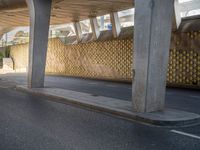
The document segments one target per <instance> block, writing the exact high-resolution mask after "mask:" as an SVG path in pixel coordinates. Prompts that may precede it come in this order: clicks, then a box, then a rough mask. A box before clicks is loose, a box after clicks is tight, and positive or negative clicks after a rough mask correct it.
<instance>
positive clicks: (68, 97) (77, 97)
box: [17, 86, 200, 127]
mask: <svg viewBox="0 0 200 150" xmlns="http://www.w3.org/2000/svg"><path fill="white" fill-rule="evenodd" d="M17 89H19V90H23V91H26V92H30V93H34V94H39V95H45V96H50V97H53V98H54V99H55V101H56V102H60V103H66V104H73V105H78V106H83V107H85V108H87V109H92V110H95V111H100V112H103V113H108V114H111V115H115V116H117V117H120V118H124V119H127V120H132V121H139V122H141V123H147V124H152V125H158V126H168V127H170V126H187V125H192V124H198V123H200V115H198V114H195V113H190V112H185V111H180V110H175V109H166V110H165V111H164V112H153V113H136V112H133V111H132V104H131V102H130V101H123V100H120V99H115V98H109V97H103V96H96V95H91V94H88V93H82V92H75V91H70V90H65V89H59V88H36V89H29V88H27V87H26V86H17Z"/></svg>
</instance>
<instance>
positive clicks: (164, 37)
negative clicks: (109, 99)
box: [132, 0, 174, 112]
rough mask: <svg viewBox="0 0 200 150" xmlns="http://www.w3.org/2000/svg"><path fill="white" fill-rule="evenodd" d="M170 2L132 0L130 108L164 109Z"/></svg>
mask: <svg viewBox="0 0 200 150" xmlns="http://www.w3.org/2000/svg"><path fill="white" fill-rule="evenodd" d="M173 8H174V0H135V26H134V55H135V57H134V58H135V63H134V65H135V73H134V76H135V77H134V80H133V91H132V99H133V107H134V110H135V111H136V112H152V111H159V110H163V109H164V103H165V90H166V74H167V66H168V57H169V48H170V38H171V28H172V19H173Z"/></svg>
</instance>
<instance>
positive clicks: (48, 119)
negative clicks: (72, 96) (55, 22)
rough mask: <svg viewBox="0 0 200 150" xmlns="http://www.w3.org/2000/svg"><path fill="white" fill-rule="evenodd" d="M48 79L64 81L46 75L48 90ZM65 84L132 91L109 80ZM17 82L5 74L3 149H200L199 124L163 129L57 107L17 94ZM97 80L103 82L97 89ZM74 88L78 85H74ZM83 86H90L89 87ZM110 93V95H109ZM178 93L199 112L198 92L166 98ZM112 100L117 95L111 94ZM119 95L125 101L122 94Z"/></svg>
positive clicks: (0, 86)
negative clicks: (15, 86) (15, 85)
mask: <svg viewBox="0 0 200 150" xmlns="http://www.w3.org/2000/svg"><path fill="white" fill-rule="evenodd" d="M14 78H15V77H14ZM19 78H20V77H19ZM19 78H18V79H17V80H18V81H17V82H20V83H23V82H24V81H25V80H24V79H22V80H21V81H20V79H19ZM22 78H24V77H22ZM48 78H50V79H51V80H53V81H52V82H51V84H53V83H54V82H55V83H56V82H58V81H56V80H64V79H60V78H59V79H55V78H58V77H47V80H46V85H47V86H52V85H51V84H50V82H48V80H49V79H48ZM15 80H16V78H15ZM65 80H70V81H65V83H68V84H69V85H68V86H70V83H71V85H73V83H74V85H73V86H72V87H73V88H75V87H76V86H77V87H79V86H82V88H84V89H82V88H80V89H79V88H77V90H78V89H79V90H87V92H92V91H90V90H89V89H94V87H96V88H97V89H101V88H104V87H106V88H107V89H110V90H111V89H113V91H117V89H115V87H110V86H111V85H117V86H118V88H120V87H121V86H122V89H124V90H120V89H119V91H122V93H123V92H124V94H125V95H126V92H127V90H128V89H129V88H130V85H126V84H122V85H121V84H118V83H111V82H101V83H102V85H101V86H100V85H99V84H100V83H99V82H100V81H93V80H79V79H74V78H72V79H65ZM74 80H76V82H75V81H74ZM13 81H14V80H13V77H8V76H7V77H6V78H5V77H2V76H1V80H0V114H1V116H0V150H199V149H200V125H196V126H191V127H182V128H160V127H153V126H148V125H142V124H139V123H136V122H129V121H125V120H122V119H119V118H115V117H113V116H108V115H104V114H101V113H97V112H92V111H89V110H85V109H82V108H78V107H73V106H70V105H66V104H60V103H56V102H53V101H51V98H49V97H45V96H36V95H32V94H28V93H23V92H19V91H16V90H15V88H14V86H13V85H14V84H16V83H14V82H13ZM72 81H74V82H72ZM47 82H48V83H47ZM59 82H60V83H57V86H61V85H60V84H61V83H63V85H64V84H65V83H64V82H63V81H59ZM97 82H98V83H99V84H97V85H96V86H95V84H96V83H97ZM83 83H85V84H83ZM89 83H92V84H89ZM94 83H95V84H94ZM75 84H77V85H76V86H75ZM63 85H62V86H63ZM89 85H90V86H91V87H90V86H89ZM108 85H109V86H108ZM107 86H108V87H110V88H108V87H107ZM70 87H71V86H70ZM72 87H71V88H72ZM85 87H88V88H86V89H85ZM89 87H90V88H89ZM65 88H66V86H65ZM110 90H109V91H108V92H107V94H108V93H109V92H111V91H110ZM102 91H103V90H102ZM102 91H101V92H102ZM125 91H126V92H125ZM129 91H130V90H129ZM96 92H97V91H96ZM122 93H121V94H122ZM127 93H128V92H127ZM98 94H100V93H98ZM174 94H177V95H176V97H179V95H182V94H183V97H186V96H187V95H188V94H189V95H190V101H192V104H195V105H197V106H194V105H193V107H196V108H194V110H195V111H198V110H197V107H198V108H199V106H200V104H199V103H200V100H199V95H198V94H199V92H198V91H190V90H184V91H183V90H181V89H179V90H174V89H169V90H168V94H167V96H169V97H171V98H173V97H174ZM119 95H120V94H119ZM109 96H112V95H109ZM113 96H116V95H115V94H113ZM120 96H122V97H123V95H120ZM191 96H193V97H191ZM128 97H129V96H127V99H125V100H130V99H129V98H130V97H129V98H128ZM123 98H124V97H123ZM174 99H176V98H174ZM180 99H181V98H180ZM177 101H180V100H177ZM173 102H174V101H172V102H170V105H172V106H173V105H175V104H176V105H177V103H176V102H174V103H175V104H174V103H173ZM183 102H184V104H182V103H181V102H180V105H183V106H185V105H186V104H187V101H185V100H184V101H183ZM188 104H189V100H188ZM192 104H191V105H192ZM177 107H181V106H177ZM190 107H191V106H190ZM188 108H189V107H187V108H186V109H188Z"/></svg>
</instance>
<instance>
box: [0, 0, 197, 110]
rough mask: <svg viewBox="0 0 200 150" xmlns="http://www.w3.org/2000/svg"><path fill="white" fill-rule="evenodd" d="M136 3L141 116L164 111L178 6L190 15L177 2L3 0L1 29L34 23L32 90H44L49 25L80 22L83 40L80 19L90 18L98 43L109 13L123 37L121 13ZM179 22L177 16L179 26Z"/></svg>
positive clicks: (136, 90) (136, 99) (136, 94)
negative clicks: (103, 19) (101, 19)
mask: <svg viewBox="0 0 200 150" xmlns="http://www.w3.org/2000/svg"><path fill="white" fill-rule="evenodd" d="M195 1H197V0H195ZM174 2H175V3H174ZM26 3H27V4H28V6H29V8H27V5H26ZM134 4H135V21H134V24H135V27H134V58H135V63H134V65H135V71H134V77H133V79H134V80H133V91H132V95H133V97H132V100H133V109H134V111H136V112H152V111H158V110H164V104H165V90H166V74H167V65H168V56H169V49H170V37H171V30H172V20H173V16H174V14H173V13H174V5H175V6H177V5H178V7H175V11H177V14H179V15H180V13H181V12H184V11H185V10H184V9H185V7H182V6H180V5H182V4H180V3H177V1H176V0H175V1H174V0H135V1H133V0H106V1H99V0H26V2H25V1H23V0H4V1H3V2H2V3H1V1H0V20H1V21H0V27H1V28H2V29H3V28H11V27H16V26H28V25H29V23H30V47H29V69H28V70H29V71H28V86H29V88H41V87H44V76H45V65H46V54H47V43H48V31H49V26H50V25H57V24H65V23H71V22H73V21H74V20H76V23H75V24H74V27H75V31H76V35H77V40H78V41H81V38H82V32H81V27H80V23H79V21H81V20H84V19H90V25H91V29H92V34H93V40H98V38H99V36H100V29H99V25H98V22H97V17H96V16H102V15H105V14H110V15H111V23H112V25H113V26H112V31H113V35H114V37H118V36H119V34H120V31H121V28H120V23H119V18H118V14H117V12H118V11H121V10H125V9H129V8H133V7H134ZM177 8H178V9H177ZM29 12H30V13H29ZM29 16H30V22H29ZM176 16H177V15H176ZM179 17H180V16H179ZM50 18H51V19H50ZM180 21H181V20H180V18H178V20H177V27H179V26H180Z"/></svg>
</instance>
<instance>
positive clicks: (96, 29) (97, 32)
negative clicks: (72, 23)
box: [90, 17, 100, 40]
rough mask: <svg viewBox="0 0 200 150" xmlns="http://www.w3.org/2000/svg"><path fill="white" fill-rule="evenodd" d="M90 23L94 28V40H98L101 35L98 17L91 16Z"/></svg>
mask: <svg viewBox="0 0 200 150" xmlns="http://www.w3.org/2000/svg"><path fill="white" fill-rule="evenodd" d="M90 25H91V28H92V34H93V40H98V38H99V36H100V30H99V26H98V22H97V18H96V17H92V18H90Z"/></svg>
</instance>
